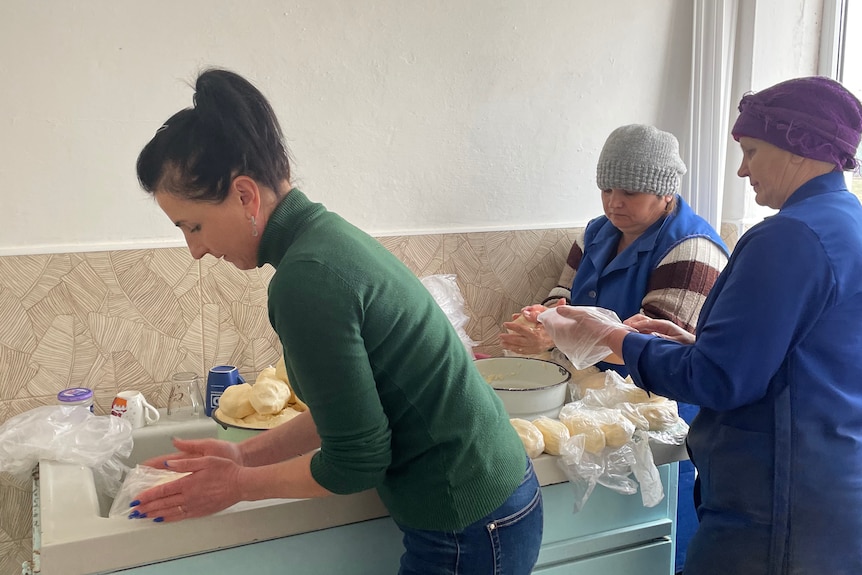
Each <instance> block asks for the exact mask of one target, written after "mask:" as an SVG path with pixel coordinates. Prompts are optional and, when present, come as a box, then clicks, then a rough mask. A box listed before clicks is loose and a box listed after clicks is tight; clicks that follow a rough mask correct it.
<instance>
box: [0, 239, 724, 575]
mask: <svg viewBox="0 0 862 575" xmlns="http://www.w3.org/2000/svg"><path fill="white" fill-rule="evenodd" d="M578 231H579V230H576V229H551V230H523V231H510V232H476V233H462V234H436V235H418V236H397V237H383V238H379V241H380V242H381V243H382V244H383V245H384V246H385V247H386V248H387V249H388V250H390V251H391V252H392V253H394V254H395V255H396V256H397V257H398V258H399V259H401V261H403V262H404V263H405V264H406V265H407V266H408V267H409V268H410V269H411V270H412V271H413V272H414V273H415V274H416V275H417V276H420V277H422V276H426V275H431V274H441V273H444V274H456V276H457V279H458V283H459V286H460V288H461V292H462V293H463V295H464V298H465V300H466V305H467V309H466V312H467V314H468V315H469V316H470V322H469V324H468V325H467V332H468V334H469V336H470V337H471V338H472V339H473V340H475V341H476V342H477V343H478V345H477V347H476V351H477V352H481V353H488V354H491V355H499V353H500V346H499V341H498V339H497V335H498V334H499V333H500V330H501V327H500V324H501V323H502V322H503V321H505V320H508V319H509V318H510V317H511V314H512V313H514V312H516V311H518V310H519V309H520V308H521V307H523V306H525V305H528V304H531V303H536V302H538V301H541V300H542V299H544V297H545V296H546V295H547V294H548V292H549V291H550V289H551V288H552V287H553V286H554V284H556V281H557V279H558V277H559V274H560V271H561V269H562V267H563V262H564V261H565V258H566V255H567V254H568V251H569V248H570V247H571V245H572V242H573V241H574V238H575V234H576V233H577V232H578ZM723 231H726V232H728V235H732V236H733V237H732V238H729V239H732V240H733V241H730V242H729V243H731V244H732V243H735V239H736V237H735V233H734V230H733V229H731V228H728V229H727V230H723ZM272 273H273V270H272V268H270V267H268V266H267V267H266V268H263V269H257V270H252V271H248V272H243V271H239V270H237V269H236V268H234V267H233V266H232V265H231V264H229V263H226V262H224V261H220V260H215V259H213V258H210V257H206V258H204V259H203V260H201V261H195V260H194V259H192V258H191V256H190V255H189V253H188V250H186V249H185V248H165V249H153V250H128V251H112V252H92V253H69V254H52V255H33V256H7V257H0V326H2V328H0V423H2V422H4V421H6V420H7V419H9V418H10V417H13V416H15V415H17V414H19V413H23V412H24V411H28V410H30V409H32V408H34V407H38V406H40V405H52V404H54V403H55V402H56V394H57V392H58V391H60V390H61V389H64V388H67V387H78V386H86V387H91V388H93V389H94V390H95V395H96V406H95V411H96V413H97V414H107V413H109V412H110V407H111V401H112V400H113V398H114V396H115V395H116V393H117V392H118V391H121V390H126V389H137V390H140V391H142V392H143V393H144V395H145V396H146V398H147V399H148V400H149V401H150V402H152V403H154V404H155V405H156V406H158V407H165V406H166V405H167V394H168V390H169V383H168V382H169V380H170V377H171V375H172V374H173V373H175V372H179V371H194V372H196V373H198V374H201V375H203V374H205V373H206V372H207V370H208V369H209V368H210V367H211V366H213V365H218V364H232V365H237V366H239V369H240V372H241V373H242V374H243V376H245V377H246V379H253V378H255V377H256V376H257V374H258V372H260V370H262V369H264V368H265V367H267V366H269V365H271V364H273V363H275V361H276V360H277V359H278V357H279V356H280V355H281V347H280V344H279V342H278V338H277V337H276V335H275V333H274V332H273V330H272V328H271V327H270V325H269V319H268V316H267V312H266V287H267V285H268V283H269V280H270V278H271V277H272ZM30 515H31V513H30V482H29V481H21V480H18V479H14V478H12V477H9V476H8V475H0V575H19V574H20V572H21V563H22V562H23V561H24V560H26V559H28V558H29V555H30V552H31V549H32V543H31V535H32V534H31V517H30Z"/></svg>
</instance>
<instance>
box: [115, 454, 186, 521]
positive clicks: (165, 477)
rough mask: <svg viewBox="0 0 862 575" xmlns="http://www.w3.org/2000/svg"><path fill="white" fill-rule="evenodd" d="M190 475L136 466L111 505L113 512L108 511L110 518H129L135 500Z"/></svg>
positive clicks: (127, 476)
mask: <svg viewBox="0 0 862 575" xmlns="http://www.w3.org/2000/svg"><path fill="white" fill-rule="evenodd" d="M186 475H189V473H178V472H176V471H171V470H170V469H156V468H155V467H148V466H146V465H136V466H135V468H134V469H132V470H131V471H129V473H128V475H126V479H125V480H124V481H123V486H122V487H121V488H120V491H119V492H118V493H117V496H116V497H114V502H113V503H112V504H111V510H110V511H108V517H111V518H114V517H122V518H123V519H126V518H128V516H129V513H130V508H129V505H130V504H131V503H132V501H134V500H135V498H136V497H137V496H138V495H139V494H140V493H141V491H144V490H146V489H149V488H150V487H155V486H156V485H160V484H162V483H167V482H169V481H175V480H177V479H179V478H180V477H185V476H186Z"/></svg>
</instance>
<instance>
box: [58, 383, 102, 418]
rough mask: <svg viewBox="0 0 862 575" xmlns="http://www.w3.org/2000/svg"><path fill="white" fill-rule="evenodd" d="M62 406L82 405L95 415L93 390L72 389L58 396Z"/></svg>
mask: <svg viewBox="0 0 862 575" xmlns="http://www.w3.org/2000/svg"><path fill="white" fill-rule="evenodd" d="M57 401H59V402H60V405H80V406H83V407H86V408H88V409H89V410H90V413H93V390H92V389H90V388H89V387H70V388H69V389H64V390H63V391H61V392H60V393H58V394H57Z"/></svg>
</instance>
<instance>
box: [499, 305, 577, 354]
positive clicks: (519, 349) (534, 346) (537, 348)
mask: <svg viewBox="0 0 862 575" xmlns="http://www.w3.org/2000/svg"><path fill="white" fill-rule="evenodd" d="M565 302H566V300H564V299H560V300H559V301H558V302H557V305H560V304H561V303H562V304H565ZM546 309H548V308H547V307H545V306H543V305H540V304H535V305H531V306H527V307H525V308H524V309H522V310H521V313H516V314H513V315H512V321H507V322H505V323H503V327H504V328H506V330H507V331H506V332H505V333H501V334H500V343H501V344H502V346H503V349H507V350H509V351H513V352H515V353H519V354H523V355H536V354H540V353H543V352H546V351H548V350H549V349H553V347H554V340H553V339H551V336H549V335H548V333H547V332H546V331H545V328H544V326H543V325H542V324H541V323H539V321H538V319H537V318H538V317H539V314H540V313H542V312H543V311H545V310H546Z"/></svg>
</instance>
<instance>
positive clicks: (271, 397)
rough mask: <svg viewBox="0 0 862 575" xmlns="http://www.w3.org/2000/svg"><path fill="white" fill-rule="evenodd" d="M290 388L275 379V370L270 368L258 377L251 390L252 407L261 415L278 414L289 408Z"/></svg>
mask: <svg viewBox="0 0 862 575" xmlns="http://www.w3.org/2000/svg"><path fill="white" fill-rule="evenodd" d="M289 399H290V387H289V386H288V385H287V384H286V383H284V382H283V381H281V380H280V379H276V378H275V368H274V367H269V368H267V369H265V370H263V371H262V372H260V375H259V376H258V377H257V380H256V381H255V382H254V385H253V386H252V388H251V397H250V398H249V400H250V401H251V405H252V406H253V407H254V410H255V411H256V412H258V413H259V414H261V415H271V414H274V413H278V412H280V411H281V410H283V409H284V408H285V407H286V406H287V400H289Z"/></svg>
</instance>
